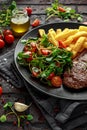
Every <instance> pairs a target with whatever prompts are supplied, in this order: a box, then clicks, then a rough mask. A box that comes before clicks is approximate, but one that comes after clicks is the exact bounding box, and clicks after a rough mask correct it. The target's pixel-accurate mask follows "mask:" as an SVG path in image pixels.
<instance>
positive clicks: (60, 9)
mask: <svg viewBox="0 0 87 130" xmlns="http://www.w3.org/2000/svg"><path fill="white" fill-rule="evenodd" d="M58 10H59V11H60V12H66V10H65V9H64V8H63V7H58Z"/></svg>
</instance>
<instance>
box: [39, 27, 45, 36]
mask: <svg viewBox="0 0 87 130" xmlns="http://www.w3.org/2000/svg"><path fill="white" fill-rule="evenodd" d="M38 32H39V35H40V37H42V36H43V35H44V34H45V30H44V29H39V30H38Z"/></svg>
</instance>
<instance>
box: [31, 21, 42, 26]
mask: <svg viewBox="0 0 87 130" xmlns="http://www.w3.org/2000/svg"><path fill="white" fill-rule="evenodd" d="M31 25H32V27H36V26H39V25H40V20H39V19H35V20H34V21H33V23H32V24H31Z"/></svg>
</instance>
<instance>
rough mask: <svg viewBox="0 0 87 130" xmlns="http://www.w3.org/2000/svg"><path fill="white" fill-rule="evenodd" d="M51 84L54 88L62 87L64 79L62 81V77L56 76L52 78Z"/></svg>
mask: <svg viewBox="0 0 87 130" xmlns="http://www.w3.org/2000/svg"><path fill="white" fill-rule="evenodd" d="M51 84H52V85H53V86H54V87H61V85H62V79H61V77H60V76H54V77H52V79H51Z"/></svg>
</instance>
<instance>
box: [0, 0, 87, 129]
mask: <svg viewBox="0 0 87 130" xmlns="http://www.w3.org/2000/svg"><path fill="white" fill-rule="evenodd" d="M3 2H4V3H5V4H6V5H8V4H10V2H11V0H4V1H3V0H1V1H0V6H2V4H3ZM16 2H17V6H18V7H26V6H29V7H31V8H32V9H33V13H32V15H31V17H30V23H32V21H33V20H34V19H35V18H39V19H40V21H41V24H43V23H45V19H46V14H45V9H46V8H47V7H49V6H50V5H51V3H52V2H53V0H16ZM59 2H60V3H62V4H65V5H67V6H69V7H72V8H75V9H76V10H77V12H78V13H81V14H82V15H83V16H84V20H83V21H84V22H86V21H87V0H59ZM54 21H61V20H59V19H58V18H54V19H50V20H49V21H48V22H54ZM30 29H32V28H30ZM18 40H19V38H16V39H15V43H14V44H13V45H12V46H9V47H5V48H4V49H3V50H0V57H1V56H3V60H4V55H6V53H8V52H9V51H12V50H13V51H14V49H15V46H16V44H17V41H18ZM0 84H1V85H2V87H3V94H2V96H1V97H0V115H2V114H4V110H3V104H4V103H6V102H7V101H12V102H15V101H22V102H24V103H27V99H28V100H30V102H31V99H30V97H29V94H28V93H27V90H26V88H22V89H17V88H15V87H14V86H12V85H11V84H10V82H9V80H5V79H4V78H3V77H2V76H0ZM29 112H30V113H31V114H33V115H34V120H33V121H32V125H34V128H33V129H32V128H31V127H24V128H23V127H20V128H18V127H17V125H15V126H14V125H13V122H14V121H15V120H16V118H15V117H14V116H12V117H9V118H8V121H7V122H5V123H0V130H5V129H7V130H39V127H40V126H41V125H43V124H44V122H45V120H43V117H42V115H41V113H40V112H39V110H38V109H37V107H36V106H35V104H34V103H32V106H31V107H30V109H29ZM25 123H26V122H25ZM29 125H30V124H29ZM35 127H36V129H35ZM30 128H31V129H30ZM49 129H50V128H48V125H47V124H46V123H45V125H43V129H42V130H49ZM79 130H80V128H79Z"/></svg>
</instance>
